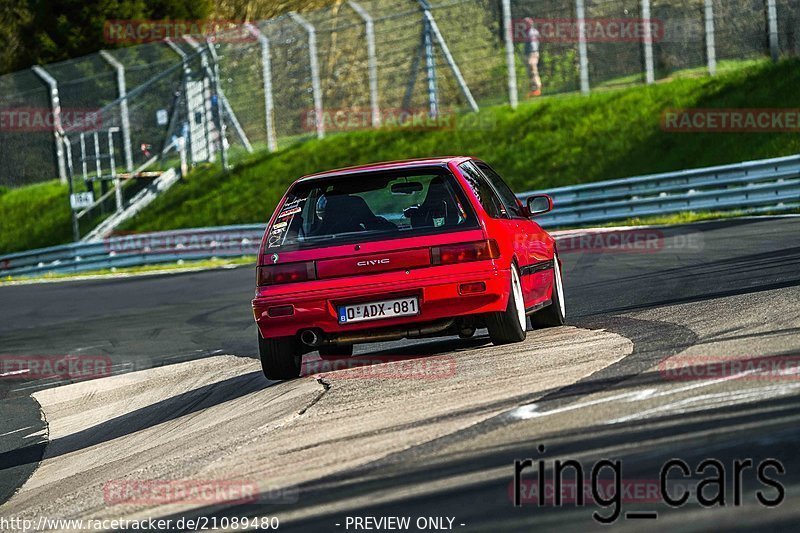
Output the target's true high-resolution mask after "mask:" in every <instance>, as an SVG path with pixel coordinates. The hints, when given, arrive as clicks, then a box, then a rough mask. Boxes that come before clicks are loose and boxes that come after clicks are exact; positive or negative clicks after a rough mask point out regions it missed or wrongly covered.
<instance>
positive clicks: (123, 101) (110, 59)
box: [100, 50, 133, 172]
mask: <svg viewBox="0 0 800 533" xmlns="http://www.w3.org/2000/svg"><path fill="white" fill-rule="evenodd" d="M100 57H102V58H103V59H104V60H105V61H106V63H108V64H109V65H111V66H112V67H113V68H114V70H115V71H116V72H117V93H118V95H119V98H120V101H119V115H120V126H121V128H122V150H123V154H124V155H125V170H127V171H128V172H133V151H132V148H131V121H130V115H129V113H128V90H127V87H126V84H125V65H123V64H122V63H120V62H119V61H117V58H115V57H114V56H112V55H111V54H109V53H108V52H107V51H105V50H100Z"/></svg>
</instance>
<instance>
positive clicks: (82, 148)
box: [79, 132, 89, 181]
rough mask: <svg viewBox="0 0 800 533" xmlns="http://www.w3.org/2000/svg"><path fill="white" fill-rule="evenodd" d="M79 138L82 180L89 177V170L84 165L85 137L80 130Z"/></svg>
mask: <svg viewBox="0 0 800 533" xmlns="http://www.w3.org/2000/svg"><path fill="white" fill-rule="evenodd" d="M79 139H80V142H81V170H82V171H83V181H86V180H87V179H88V178H89V172H88V170H87V166H86V137H85V136H84V133H83V132H81V134H80V136H79Z"/></svg>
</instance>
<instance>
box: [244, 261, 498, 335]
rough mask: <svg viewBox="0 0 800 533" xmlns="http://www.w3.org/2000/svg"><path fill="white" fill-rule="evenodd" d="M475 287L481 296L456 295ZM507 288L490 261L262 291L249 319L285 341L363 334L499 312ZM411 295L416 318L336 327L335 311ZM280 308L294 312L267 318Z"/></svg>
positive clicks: (337, 324)
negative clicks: (313, 332)
mask: <svg viewBox="0 0 800 533" xmlns="http://www.w3.org/2000/svg"><path fill="white" fill-rule="evenodd" d="M479 281H482V282H484V283H485V284H486V291H484V292H481V293H476V294H467V295H462V294H460V293H459V286H460V285H461V284H464V283H472V282H479ZM510 285H511V283H510V271H509V270H501V269H499V268H497V267H496V266H495V265H494V262H492V261H486V262H481V263H480V264H478V263H473V264H462V265H448V266H441V267H430V268H425V269H419V270H411V271H409V272H408V273H406V272H405V271H399V272H392V273H385V274H377V275H371V276H357V277H352V278H340V279H338V280H319V281H313V282H304V283H299V284H296V285H294V284H290V285H284V286H281V287H280V288H279V289H275V288H267V289H263V290H260V291H259V293H258V295H257V296H256V298H255V299H254V300H253V314H254V316H255V320H256V324H257V325H258V328H259V331H260V332H261V336H262V337H264V338H270V337H288V336H292V335H296V334H297V333H298V332H300V331H302V330H305V329H310V328H314V329H319V330H322V331H323V332H325V333H327V334H337V333H346V332H355V331H364V330H371V329H376V328H384V327H386V328H389V327H393V326H405V325H413V324H424V323H428V322H434V321H439V320H443V319H448V318H454V317H464V316H472V315H478V314H482V313H489V312H493V311H502V310H504V309H505V308H506V305H507V303H508V291H509V287H510ZM411 295H415V296H418V298H419V307H420V313H419V314H418V315H416V316H408V317H395V318H386V319H381V320H371V321H365V322H356V323H353V324H339V320H338V306H340V305H346V304H352V303H359V302H371V301H379V300H388V299H391V298H395V297H401V296H411ZM285 305H293V306H294V314H293V315H291V316H284V317H271V316H269V313H268V309H269V308H271V307H278V306H285Z"/></svg>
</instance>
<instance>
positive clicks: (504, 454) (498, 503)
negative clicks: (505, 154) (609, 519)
mask: <svg viewBox="0 0 800 533" xmlns="http://www.w3.org/2000/svg"><path fill="white" fill-rule="evenodd" d="M650 231H655V232H660V233H658V235H660V236H663V240H660V241H659V245H658V246H657V247H655V248H651V249H649V250H646V251H641V250H640V251H638V252H630V251H629V252H619V251H618V250H610V249H605V250H599V249H592V248H590V249H578V250H572V251H570V252H568V253H567V252H566V251H565V253H562V259H563V261H564V265H565V268H564V277H565V289H566V301H567V310H568V315H569V326H568V327H563V328H553V329H546V330H537V331H529V332H528V339H527V340H526V341H525V342H524V343H520V344H516V345H511V346H503V347H494V346H491V345H490V344H489V343H488V339H487V338H486V337H485V335H480V334H479V335H478V336H477V337H476V338H474V339H470V340H458V339H439V340H426V341H415V342H408V341H406V342H398V343H384V344H380V345H367V346H365V347H361V348H360V349H359V350H358V354H359V355H360V356H361V357H362V359H364V360H365V361H367V362H369V364H370V368H371V369H372V371H374V373H370V372H364V371H363V370H362V371H360V372H358V371H357V372H353V371H352V370H349V371H348V370H337V371H327V370H324V371H323V372H321V373H320V372H319V370H320V367H319V366H315V365H316V364H315V362H314V361H313V360H309V361H307V364H309V365H310V367H309V370H308V371H307V373H306V375H305V376H304V377H302V378H300V379H298V380H294V381H291V382H270V381H267V380H265V379H264V378H263V376H261V375H260V372H259V365H258V362H257V361H255V360H254V357H255V343H254V338H255V327H254V325H253V323H252V322H253V321H252V316H251V314H250V310H249V307H248V303H249V299H250V297H251V294H252V286H253V277H254V276H253V272H252V269H250V268H239V269H233V270H216V271H208V272H200V273H188V274H180V275H163V276H151V277H139V278H127V279H120V280H97V281H76V282H65V283H51V284H38V285H20V286H7V287H0V302H2V304H1V305H0V354H6V355H22V356H25V355H51V356H62V355H64V356H66V355H68V354H72V355H99V356H107V357H109V358H110V359H111V361H112V362H113V367H112V368H113V373H114V374H115V375H114V376H112V377H107V378H103V379H98V380H94V381H84V382H80V383H75V384H71V385H67V384H64V383H59V382H57V380H53V379H48V380H30V379H25V378H20V376H14V379H9V378H8V376H6V378H4V379H0V397H2V401H0V421H2V422H1V423H0V424H1V425H0V491H3V493H2V497H3V498H4V499H7V498H8V497H9V496H11V494H12V493H14V492H15V491H16V494H14V495H13V496H12V497H11V498H10V499H9V500H8V501H6V503H5V504H3V505H2V506H0V517H24V518H30V519H34V520H35V519H37V518H38V517H41V516H46V517H48V518H51V519H57V518H90V517H92V518H145V517H150V518H165V519H166V518H171V519H174V520H177V519H178V518H180V517H183V518H186V517H206V518H213V517H216V518H217V519H220V518H222V517H256V516H276V517H278V518H279V519H280V520H281V527H280V529H284V530H306V531H353V530H357V529H356V528H355V527H354V521H355V519H356V518H361V519H365V518H366V517H374V518H375V519H379V518H381V517H384V518H385V517H409V518H410V524H411V527H410V528H409V530H412V531H413V530H417V527H416V521H417V519H418V518H420V517H441V518H442V519H443V524H444V525H445V526H447V525H448V524H450V522H449V520H450V519H452V528H453V529H456V530H464V531H486V530H498V529H500V530H503V531H506V530H521V531H529V530H531V528H533V527H536V528H553V529H555V528H559V529H565V530H586V529H589V528H591V529H593V528H597V527H600V525H599V523H598V522H597V521H596V519H595V518H593V513H594V512H598V513H599V514H600V515H603V516H608V515H611V514H612V511H613V510H615V508H616V506H615V505H613V504H612V505H608V506H602V505H600V504H599V503H598V502H593V501H584V505H576V504H575V503H574V501H571V500H570V498H569V495H568V494H569V491H566V492H565V494H567V496H566V500H567V501H566V502H565V503H564V504H563V505H562V506H556V505H553V503H552V501H546V502H545V503H544V505H541V506H540V505H537V504H535V502H533V501H531V500H530V499H529V500H525V494H526V490H527V486H526V487H525V488H523V501H522V505H521V506H520V507H515V506H514V505H513V492H514V491H513V484H512V481H513V476H514V461H515V460H523V459H526V458H531V459H534V460H540V459H541V460H544V461H546V462H545V469H544V470H543V471H544V472H547V473H548V476H552V466H553V461H554V460H556V459H560V460H562V461H565V460H569V459H574V460H576V461H578V462H579V464H580V465H581V467H582V470H583V471H584V472H585V473H586V477H587V485H588V478H589V477H590V476H589V472H590V471H591V469H592V466H593V465H595V464H596V463H597V461H599V460H601V459H603V458H606V459H612V460H619V461H620V471H619V472H620V473H619V477H620V479H621V483H622V485H623V486H624V489H623V492H624V494H623V498H622V501H621V502H620V505H619V506H618V507H619V510H620V514H619V517H618V519H617V520H616V522H615V523H614V526H613V527H615V528H628V529H636V530H640V529H642V528H643V527H648V528H659V529H667V528H669V529H672V530H675V529H677V530H703V531H706V530H709V529H715V530H717V529H733V530H736V529H741V530H750V529H766V528H767V527H768V528H770V529H774V530H790V529H796V524H797V523H798V521H800V457H798V454H797V449H798V444H800V424H799V423H798V422H800V420H799V419H800V374H798V373H797V358H798V356H800V218H794V217H783V218H771V219H770V218H761V219H734V220H728V221H719V222H709V223H701V224H693V225H686V226H680V227H673V228H669V229H661V230H650ZM575 242H576V241H573V244H574V243H575ZM592 242H596V241H587V243H588V245H589V246H590V247H591V246H592ZM387 355H391V356H392V357H393V358H398V361H396V362H384V361H385V359H382V358H381V357H382V356H387ZM379 356H380V357H379ZM409 358H410V359H411V360H414V361H420V360H424V361H428V366H427V367H426V368H427V369H428V370H427V374H425V373H423V374H419V373H418V372H417V371H412V372H409V371H408V368H410V367H408V366H405V367H404V366H402V365H403V361H407V360H409ZM665 358H671V359H667V363H665V362H664V361H665ZM709 358H714V359H713V360H714V361H718V360H720V358H725V359H726V360H734V361H736V362H738V363H739V365H738V366H737V367H736V368H737V370H736V372H735V373H730V372H728V373H725V372H722V373H717V374H715V375H712V376H698V375H696V374H694V375H692V379H689V378H688V377H687V376H686V375H684V376H683V377H681V376H676V375H674V374H669V371H668V369H669V368H671V367H669V365H668V363H669V362H670V361H672V362H674V361H683V362H686V361H691V362H704V361H709ZM764 358H768V359H766V361H767V362H769V363H774V364H777V365H778V366H775V365H773V366H769V367H767V366H764V365H763V363H764V362H765V359H764ZM780 364H783V366H780ZM787 365H788V366H787ZM792 365H794V366H792ZM415 368H417V367H415ZM715 368H716V367H715ZM766 368H772V369H774V368H780V369H781V372H783V373H782V374H778V373H776V372H774V371H773V372H770V371H769V370H765V369H766ZM431 369H433V371H431ZM134 371H135V372H134ZM540 445H542V446H544V451H543V452H540V451H539V450H538V447H539V446H540ZM671 458H679V459H682V460H683V461H685V462H686V463H687V464H688V465H689V466H690V468H691V469H692V470H693V471H692V472H690V474H689V475H686V476H677V475H674V474H677V471H674V470H673V471H672V472H671V474H673V475H671V477H670V479H669V482H668V485H667V492H670V491H673V490H674V491H676V492H674V493H672V496H673V497H674V496H675V495H676V494H678V495H679V494H681V492H680V491H682V490H684V489H686V490H688V494H689V495H690V498H689V500H688V502H687V503H686V504H684V505H683V506H680V507H678V508H673V507H670V506H668V505H666V504H665V503H663V501H662V500H661V498H655V497H647V496H652V493H649V492H647V491H648V490H650V489H651V488H652V487H653V486H654V484H657V483H658V479H659V472H660V469H661V467H662V466H663V465H664V463H665V462H666V461H668V460H669V459H671ZM768 458H773V459H776V460H778V461H780V463H781V464H782V469H783V473H782V474H781V473H780V472H777V471H776V470H775V469H772V470H768V474H767V477H769V478H771V479H773V480H776V481H777V482H779V484H780V486H781V487H782V489H783V498H782V503H781V504H780V505H777V506H776V507H774V508H771V507H767V506H765V505H763V504H761V503H759V501H758V499H757V491H760V493H761V496H762V497H763V498H765V499H766V500H768V501H776V500H778V499H780V498H779V491H778V490H777V489H776V488H775V487H773V486H769V485H767V484H765V483H764V482H760V481H759V480H758V477H757V474H756V466H757V465H758V464H759V463H760V462H762V461H764V460H765V459H768ZM704 459H715V460H717V461H719V462H720V463H721V466H722V469H723V470H724V475H725V481H724V483H723V484H722V486H723V487H724V489H723V490H722V491H720V490H718V488H715V487H714V486H711V487H710V488H709V487H707V489H706V491H707V492H704V494H705V495H706V496H709V495H711V496H713V495H714V494H717V495H718V494H720V493H721V492H722V493H724V495H725V504H724V505H711V506H710V507H706V506H703V505H701V504H700V503H698V501H697V500H698V494H697V487H698V483H699V482H700V481H701V480H702V479H704V478H708V477H712V475H718V472H717V470H718V469H717V468H712V469H706V470H704V471H702V472H697V471H694V470H696V467H698V465H699V464H700V463H701V462H702V461H703V460H704ZM746 459H751V460H752V462H753V465H754V466H753V467H752V468H749V469H747V468H745V469H744V470H743V473H742V474H741V479H742V482H741V490H738V489H737V485H739V483H737V482H736V480H735V478H736V477H737V476H736V475H735V473H734V470H733V469H734V462H735V461H744V460H746ZM605 474H606V477H603V476H600V477H603V479H602V480H601V482H599V483H598V484H597V485H598V486H599V487H601V488H602V487H605V486H608V485H607V482H608V477H607V475H608V471H606V472H605ZM535 476H536V471H535V470H534V469H529V470H527V471H524V472H523V475H522V478H523V480H524V483H528V484H530V482H531V480H535V479H536V477H535ZM153 479H161V480H164V479H169V480H195V481H197V480H202V481H208V480H215V481H217V482H219V480H227V481H228V482H232V483H236V482H242V483H245V484H246V483H253V484H254V485H255V486H256V487H257V489H258V490H257V494H256V496H255V498H254V499H247V501H245V502H244V503H238V504H232V503H230V502H227V503H224V502H208V501H206V500H203V501H188V502H187V501H185V502H179V503H174V502H172V503H165V502H163V501H154V500H152V499H150V500H147V499H142V498H140V499H134V500H132V501H127V502H122V503H120V502H119V501H110V500H109V496H108V487H109V483H111V484H112V486H113V483H120V482H121V481H126V482H137V481H138V482H143V481H147V480H153ZM638 490H643V491H644V492H643V493H641V494H640V493H638V492H637V491H638ZM545 492H547V491H545ZM737 492H738V493H740V495H741V497H740V498H739V499H738V501H737V498H736V493H737ZM527 494H528V496H530V493H527ZM573 494H574V493H573ZM111 500H113V498H111ZM637 512H648V513H649V512H654V513H656V515H657V518H642V517H637V516H639V515H636V514H631V513H637ZM369 523H371V524H373V525H374V524H375V522H369ZM382 525H386V523H385V522H384V523H382ZM362 530H363V529H362Z"/></svg>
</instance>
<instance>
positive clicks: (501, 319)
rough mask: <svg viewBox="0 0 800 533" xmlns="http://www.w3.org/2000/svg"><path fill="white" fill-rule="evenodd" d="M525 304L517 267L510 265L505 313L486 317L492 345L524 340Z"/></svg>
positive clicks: (525, 324) (501, 312) (525, 323)
mask: <svg viewBox="0 0 800 533" xmlns="http://www.w3.org/2000/svg"><path fill="white" fill-rule="evenodd" d="M526 326H527V319H526V318H525V303H524V302H523V300H522V283H521V282H520V279H519V270H518V269H517V265H515V264H512V265H511V292H510V294H509V295H508V305H507V306H506V310H505V311H500V312H497V313H491V314H489V315H488V316H487V317H486V328H487V329H488V330H489V338H490V339H491V340H492V343H493V344H510V343H512V342H522V341H524V340H525V336H526V333H525V329H526Z"/></svg>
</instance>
